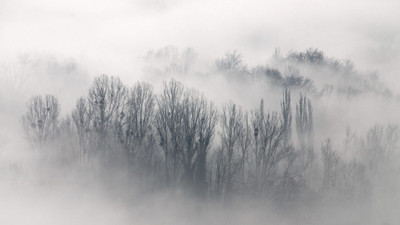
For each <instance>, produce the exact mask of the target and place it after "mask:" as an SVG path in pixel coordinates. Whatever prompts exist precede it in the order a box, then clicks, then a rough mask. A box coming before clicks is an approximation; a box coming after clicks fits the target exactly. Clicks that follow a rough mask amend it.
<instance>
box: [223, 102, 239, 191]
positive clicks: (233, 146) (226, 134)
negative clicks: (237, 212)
mask: <svg viewBox="0 0 400 225" xmlns="http://www.w3.org/2000/svg"><path fill="white" fill-rule="evenodd" d="M242 120H243V112H242V109H241V108H240V107H238V106H237V105H236V104H234V103H232V102H230V103H229V104H227V105H224V106H223V108H222V114H221V120H220V121H221V123H220V124H221V134H220V136H221V142H222V143H221V144H222V146H221V147H222V149H223V151H224V152H225V154H226V155H227V171H226V184H225V185H226V186H225V188H226V190H225V193H226V194H230V193H231V191H232V188H233V179H234V176H235V174H236V173H237V172H238V169H239V166H240V165H239V164H238V163H239V161H238V160H237V159H239V158H238V157H239V138H240V137H241V136H242V135H243V134H242V133H241V132H242Z"/></svg>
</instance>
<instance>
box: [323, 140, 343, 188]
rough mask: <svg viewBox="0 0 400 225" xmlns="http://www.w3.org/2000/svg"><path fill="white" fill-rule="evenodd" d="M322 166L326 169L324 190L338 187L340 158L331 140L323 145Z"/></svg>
mask: <svg viewBox="0 0 400 225" xmlns="http://www.w3.org/2000/svg"><path fill="white" fill-rule="evenodd" d="M321 153H322V165H323V167H324V177H323V184H322V188H323V189H324V190H329V189H331V188H332V187H335V186H338V180H339V169H340V157H339V155H338V154H337V153H336V152H335V151H334V150H333V149H332V144H331V140H330V139H327V140H326V141H325V142H322V143H321Z"/></svg>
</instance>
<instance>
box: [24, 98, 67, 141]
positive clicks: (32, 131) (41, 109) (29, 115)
mask: <svg viewBox="0 0 400 225" xmlns="http://www.w3.org/2000/svg"><path fill="white" fill-rule="evenodd" d="M59 113H60V109H59V103H58V100H57V98H56V97H54V96H52V95H46V96H44V97H42V96H35V97H32V98H31V99H30V100H29V101H28V103H27V112H26V113H25V114H24V115H23V116H22V125H23V127H24V129H25V134H26V135H27V138H28V140H29V141H30V142H31V144H32V145H33V146H36V147H39V148H41V147H43V145H44V144H45V143H46V142H50V141H52V140H53V139H54V136H55V134H56V129H57V125H58V116H59Z"/></svg>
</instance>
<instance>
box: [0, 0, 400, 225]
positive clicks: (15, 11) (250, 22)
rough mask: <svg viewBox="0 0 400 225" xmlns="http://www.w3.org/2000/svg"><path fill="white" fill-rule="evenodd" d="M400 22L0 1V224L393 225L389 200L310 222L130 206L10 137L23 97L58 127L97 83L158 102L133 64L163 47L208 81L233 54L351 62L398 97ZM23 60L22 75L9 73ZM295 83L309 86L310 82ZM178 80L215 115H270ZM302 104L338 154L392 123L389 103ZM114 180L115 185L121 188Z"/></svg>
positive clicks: (203, 83) (241, 3)
mask: <svg viewBox="0 0 400 225" xmlns="http://www.w3.org/2000/svg"><path fill="white" fill-rule="evenodd" d="M399 21H400V1H398V0H382V1H374V0H366V1H361V0H355V1H345V0H337V1H333V0H331V1H318V0H305V1H295V0H281V1H255V0H218V1H216V0H205V1H194V0H188V1H183V0H170V1H161V0H149V1H145V0H140V1H128V0H96V1H95V0H86V1H79V0H70V1H61V0H53V1H52V0H33V1H32V0H15V1H14V0H0V63H1V70H0V71H1V76H2V77H1V78H2V79H1V82H2V83H1V85H0V89H1V90H0V138H1V139H0V150H1V151H0V169H1V171H3V173H2V175H1V176H0V180H1V181H0V211H1V212H0V224H41V225H47V224H151V225H152V224H288V225H289V224H290V225H291V224H385V222H387V221H389V222H388V223H387V224H397V223H399V222H400V218H399V215H398V211H397V210H398V209H399V208H400V195H399V193H400V191H399V190H389V192H390V193H389V194H388V195H384V196H374V204H372V206H370V205H367V206H364V205H362V206H360V205H356V206H352V205H350V206H346V207H342V208H340V207H336V202H332V203H326V204H325V205H324V206H323V207H320V208H318V210H316V209H315V208H314V207H312V206H302V207H300V209H299V210H293V211H291V215H282V214H281V212H280V211H279V212H275V211H274V209H270V208H269V206H265V205H262V206H259V205H253V203H252V202H251V201H248V202H247V201H243V202H239V203H232V205H231V206H226V205H220V204H215V205H214V204H211V203H204V202H200V203H198V202H191V201H190V202H187V201H185V200H182V199H178V200H177V199H171V198H170V197H168V196H169V195H167V194H165V195H164V194H157V195H154V196H145V197H143V196H135V191H134V190H130V189H129V187H130V186H129V185H127V187H119V189H118V188H117V189H114V187H107V186H106V187H103V186H104V184H103V183H98V182H100V181H98V180H97V179H96V178H93V179H92V180H90V179H89V181H88V180H87V177H86V175H82V171H68V172H64V171H62V172H54V171H51V170H50V171H49V170H48V169H46V168H42V167H41V166H40V159H39V157H38V156H37V155H36V154H35V153H32V152H31V151H30V150H31V149H30V148H29V146H28V145H27V144H26V143H25V139H24V137H23V135H21V134H22V133H23V130H22V128H21V126H20V117H21V115H22V113H23V112H24V110H25V108H24V107H25V102H26V101H27V100H28V99H29V97H31V96H32V95H37V94H47V93H50V94H54V95H56V96H57V97H58V98H59V100H60V103H61V107H62V114H63V115H65V114H67V113H68V112H69V111H70V110H71V109H72V107H74V104H75V102H76V100H77V98H78V97H79V96H85V95H86V93H87V89H88V87H89V86H90V82H91V80H92V78H93V77H94V76H98V75H100V74H108V75H113V76H119V77H121V79H122V80H123V81H124V82H125V83H126V84H127V85H128V86H131V85H132V84H133V82H135V81H136V80H146V81H150V82H151V83H152V84H153V85H154V87H155V91H156V92H159V90H160V88H161V85H162V79H161V78H159V77H146V73H145V72H144V70H143V68H144V67H146V62H145V60H144V59H143V58H144V57H145V56H146V54H147V52H148V50H150V49H154V50H157V49H159V48H162V47H164V46H168V45H173V46H177V47H178V48H179V49H180V50H182V49H184V48H186V47H191V48H193V49H194V50H195V51H196V52H197V53H198V63H197V67H199V68H200V69H199V70H200V71H202V70H203V71H210V69H211V68H212V67H213V62H214V61H213V60H215V58H217V57H222V56H223V55H224V54H225V52H227V51H229V50H233V49H236V50H238V51H239V52H240V53H242V55H243V60H244V63H246V64H247V65H249V66H254V65H258V64H263V65H265V64H267V63H269V60H270V57H271V55H272V54H273V53H274V51H275V48H280V51H281V52H282V53H283V54H286V53H287V52H288V51H290V50H295V51H303V50H305V49H307V48H309V47H314V48H318V49H321V50H323V51H324V52H325V53H326V54H327V55H328V56H330V57H335V58H339V59H350V60H352V61H353V62H354V63H355V65H356V69H358V70H360V71H374V70H377V71H378V75H379V77H380V79H381V80H382V81H383V83H384V84H385V85H386V86H387V87H389V88H390V90H391V91H392V92H393V93H394V94H395V95H397V94H400V85H399V82H400V76H398V73H399V71H400V64H399V62H400V22H399ZM25 56H27V57H28V58H29V59H30V60H31V61H30V63H31V64H30V65H33V66H28V67H23V66H21V65H20V64H19V63H17V62H19V60H21V57H22V58H24V57H25ZM58 65H62V66H61V67H62V69H60V71H61V72H60V71H59V70H58V69H57V68H58ZM64 65H67V66H66V67H63V66H64ZM68 65H71V66H72V68H70V67H68ZM202 68H205V69H202ZM64 69H66V70H69V69H71V71H73V72H72V73H69V72H65V71H64ZM54 74H56V75H57V76H58V77H56V76H53V75H54ZM59 74H61V75H60V76H59ZM71 74H72V76H71ZM64 75H65V76H64ZM302 75H304V76H306V77H309V78H310V79H313V80H315V81H316V82H318V79H320V78H318V76H317V75H318V74H302ZM14 76H17V77H16V78H15V80H14ZM60 77H61V78H60ZM164 78H167V77H164ZM179 79H180V81H181V82H183V83H184V84H185V85H187V86H189V87H193V88H197V89H199V90H200V91H203V92H204V94H205V95H206V96H207V97H208V98H209V99H211V100H213V101H214V102H215V103H216V104H217V106H218V107H220V105H221V104H222V103H226V102H227V101H229V100H233V101H234V102H237V103H239V104H241V105H242V106H243V107H245V108H247V109H248V108H252V107H254V106H255V105H257V104H258V103H259V100H260V98H264V99H267V100H269V101H266V107H267V108H268V109H274V110H277V109H279V101H280V98H281V95H280V92H279V91H273V90H266V86H263V85H262V84H253V83H246V82H243V83H241V82H237V81H229V82H228V81H227V80H226V78H224V77H222V76H219V75H216V76H215V77H213V78H212V79H208V78H204V77H201V76H200V77H196V76H193V77H180V78H179ZM10 80H11V81H10ZM10 84H12V85H15V87H14V86H13V87H10ZM293 99H294V100H295V99H297V97H293ZM313 103H314V105H313V106H314V111H315V129H316V130H317V132H316V135H315V136H316V146H317V148H318V147H319V143H320V141H322V140H324V139H325V138H328V137H330V138H332V139H333V140H334V143H335V145H334V146H337V147H339V145H340V144H342V140H343V138H344V136H345V128H346V126H347V125H349V126H351V128H352V129H353V130H355V131H356V132H357V134H358V135H360V136H363V135H364V134H365V131H366V130H367V129H368V128H369V127H371V126H372V125H373V124H376V123H379V124H386V123H389V122H399V118H400V117H399V116H398V112H399V104H398V102H397V101H394V100H391V99H386V98H385V97H382V96H374V95H372V96H370V95H361V96H358V97H356V98H353V99H351V100H344V99H343V98H341V97H337V96H330V97H324V98H321V99H319V100H318V101H316V102H313ZM38 162H39V163H38ZM38 164H39V165H38ZM32 168H34V169H32ZM31 169H32V170H31ZM59 174H63V177H61V178H60V177H59ZM77 174H79V175H77ZM81 176H82V177H83V178H81ZM121 176H122V177H121V178H116V179H121V180H123V179H124V177H123V175H121ZM394 180H395V182H397V181H398V178H397V179H394ZM116 192H117V193H130V195H133V196H129V199H130V201H128V202H129V203H132V202H135V201H136V202H137V204H127V202H126V201H124V200H123V199H121V198H122V197H121V196H124V194H121V195H116V194H115V193H116ZM132 199H134V200H132ZM208 204H210V205H208Z"/></svg>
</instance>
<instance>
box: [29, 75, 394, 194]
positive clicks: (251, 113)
mask: <svg viewBox="0 0 400 225" xmlns="http://www.w3.org/2000/svg"><path fill="white" fill-rule="evenodd" d="M280 106H281V107H280V110H279V111H270V110H267V109H266V108H265V106H264V101H263V100H261V101H260V104H259V106H258V107H256V108H254V109H252V110H244V109H243V108H241V107H240V106H239V105H237V104H235V103H233V102H228V103H227V104H225V105H223V106H222V107H221V108H220V109H219V108H218V107H217V106H215V105H214V104H213V103H212V102H211V101H210V100H208V99H207V98H205V97H204V95H203V94H202V93H200V92H198V91H196V90H193V89H188V88H186V87H185V86H184V85H183V84H182V83H180V82H178V81H176V80H170V81H168V82H165V83H164V86H163V88H162V91H161V92H160V93H159V94H155V93H154V90H153V88H152V86H151V85H150V84H148V83H145V82H137V83H135V84H134V85H133V86H132V87H127V86H125V84H123V83H122V82H121V80H120V79H119V78H117V77H112V76H107V75H102V76H99V77H96V78H95V79H94V81H93V83H92V85H91V87H90V89H89V91H88V95H87V97H81V98H80V99H79V100H78V101H77V103H76V106H75V108H74V109H73V110H72V112H71V113H70V114H68V115H66V116H64V117H62V118H61V116H60V104H59V101H58V100H57V98H56V97H55V96H52V95H46V96H34V97H32V98H31V99H30V100H29V101H28V102H27V111H26V113H25V114H24V115H23V116H22V119H21V122H22V125H23V128H24V130H25V134H26V137H27V139H28V140H29V142H30V144H31V146H32V149H35V150H36V151H38V152H40V154H43V155H44V156H45V157H47V158H48V159H50V160H53V161H57V162H64V163H65V162H74V163H76V162H78V163H79V165H80V166H82V167H86V168H90V167H92V168H123V169H124V170H126V171H128V172H129V173H130V174H132V177H131V179H135V182H137V183H141V185H143V186H145V187H146V189H148V188H150V189H152V190H159V189H171V190H178V189H179V190H184V192H185V193H188V194H189V195H194V196H201V197H206V196H207V197H212V198H217V199H223V200H225V199H230V198H232V197H236V196H252V197H256V198H261V199H274V200H279V201H296V200H300V199H304V198H312V197H313V196H320V194H321V193H322V194H323V196H330V195H332V194H333V195H334V196H336V195H335V194H338V195H340V196H346V198H350V197H351V198H354V199H363V198H365V197H366V196H368V195H370V193H371V191H372V190H373V187H374V185H375V183H377V182H378V180H379V174H381V173H382V171H384V170H385V169H387V168H389V167H388V166H387V165H389V164H388V162H389V161H390V160H391V159H392V158H393V155H394V154H395V150H396V149H397V147H398V141H399V140H400V129H399V127H398V126H397V125H388V126H375V127H373V128H371V129H370V130H369V132H368V134H367V137H366V138H365V139H364V138H358V137H356V135H355V134H353V133H352V132H351V130H350V129H348V130H347V132H346V139H345V140H346V141H345V148H346V149H347V148H351V149H353V150H354V149H357V150H359V152H361V154H360V156H358V158H353V159H352V160H347V159H345V158H344V157H342V156H341V155H340V154H339V153H338V152H337V151H335V149H334V147H333V146H332V144H331V141H330V139H327V140H325V141H323V142H322V143H321V146H320V150H319V151H316V146H315V140H314V126H313V113H314V112H313V107H312V103H311V101H310V99H309V98H308V97H307V96H306V95H303V94H300V96H299V99H297V100H296V101H295V103H294V106H295V107H293V108H294V112H292V98H291V93H290V91H289V90H288V89H285V90H283V91H282V99H281V105H280ZM374 182H375V183H374Z"/></svg>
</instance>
